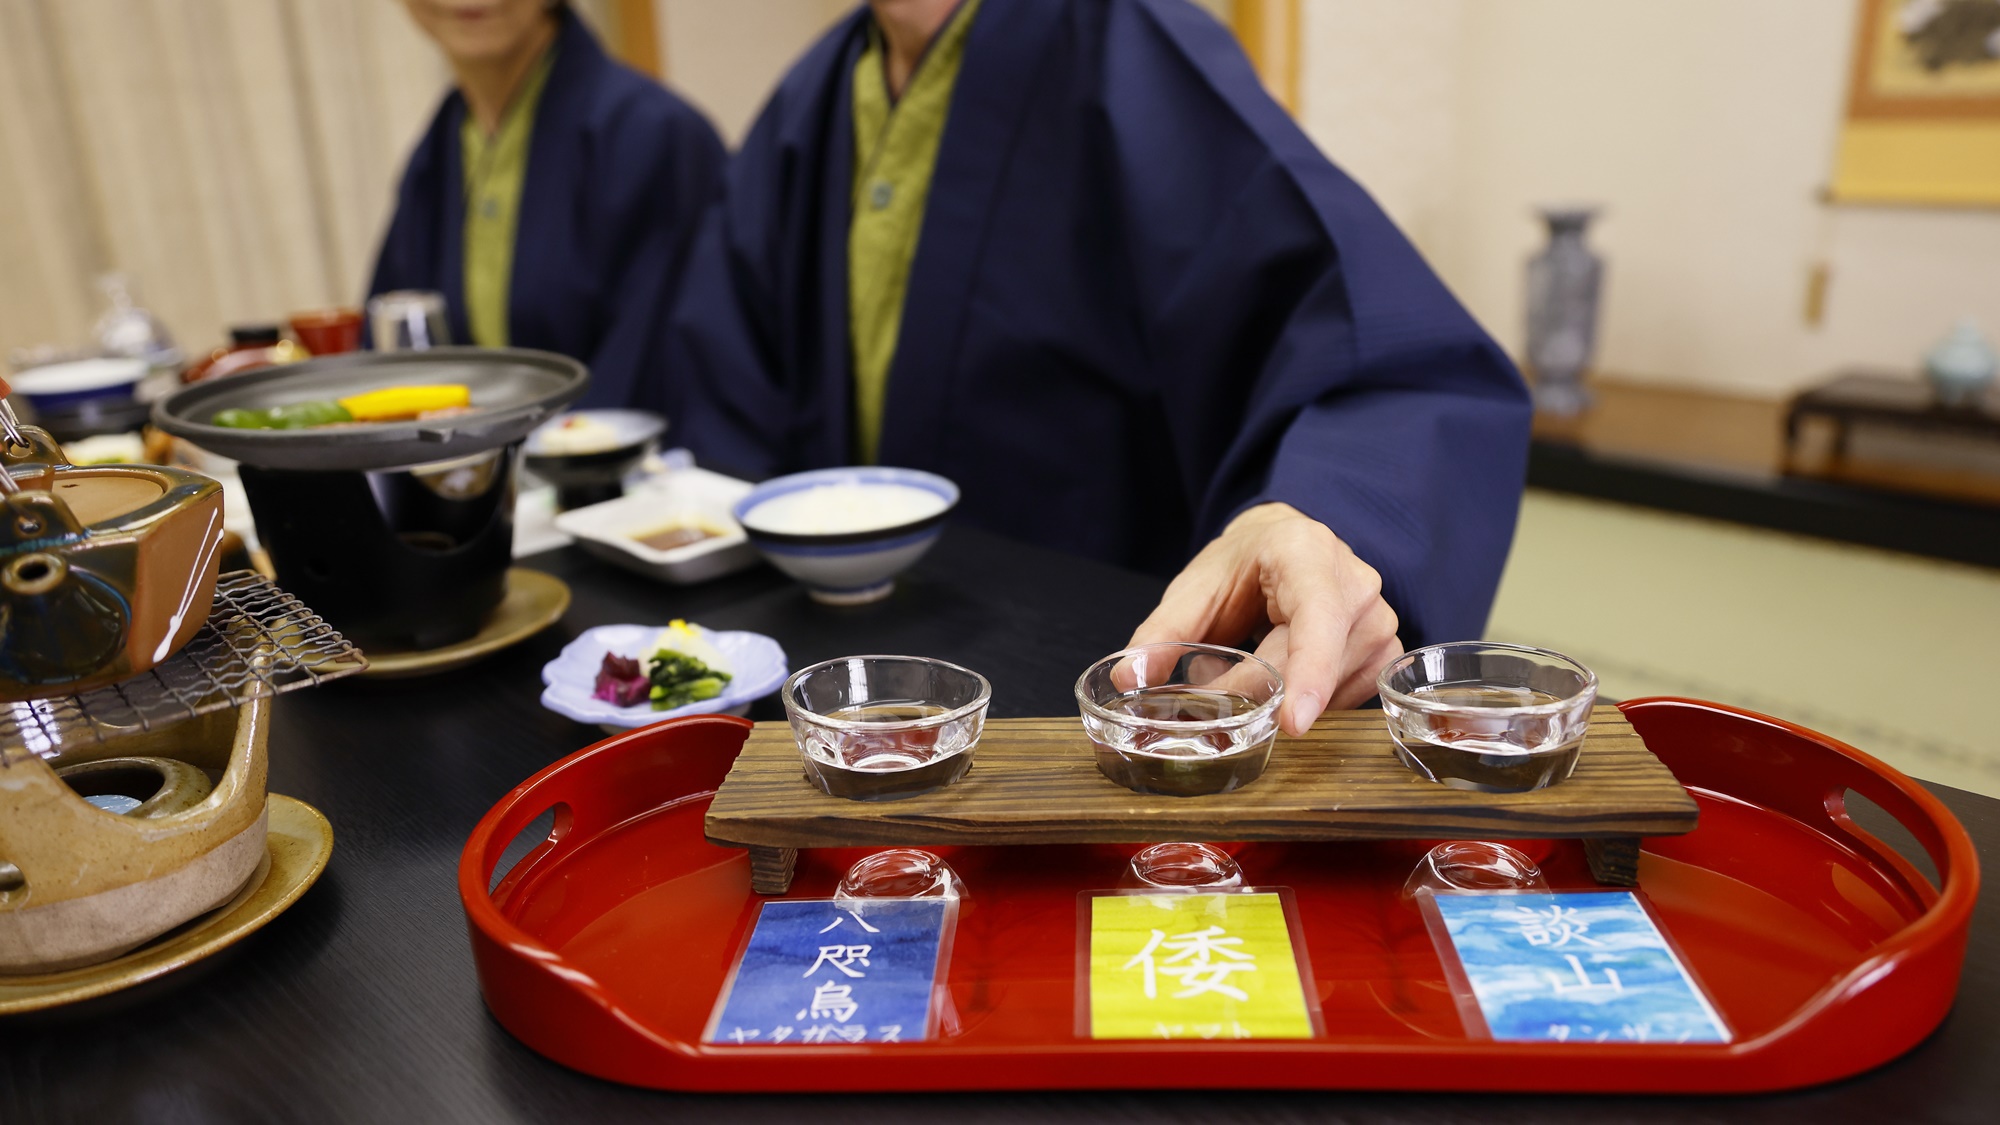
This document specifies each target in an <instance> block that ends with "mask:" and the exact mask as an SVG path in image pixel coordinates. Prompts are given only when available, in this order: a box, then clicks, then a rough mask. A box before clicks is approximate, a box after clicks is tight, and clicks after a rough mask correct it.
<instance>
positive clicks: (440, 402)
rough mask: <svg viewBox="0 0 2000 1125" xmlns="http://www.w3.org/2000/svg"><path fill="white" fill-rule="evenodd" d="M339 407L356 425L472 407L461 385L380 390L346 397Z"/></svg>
mask: <svg viewBox="0 0 2000 1125" xmlns="http://www.w3.org/2000/svg"><path fill="white" fill-rule="evenodd" d="M340 405H341V406H343V407H345V408H346V409H347V412H348V413H349V414H352V415H353V416H354V420H355V421H357V422H388V421H393V420H395V419H398V418H415V417H416V416H417V415H419V414H428V413H430V412H431V411H433V410H450V409H452V408H454V407H462V406H471V405H472V391H471V390H470V389H469V388H467V387H466V386H465V385H464V384H463V383H436V384H429V385H423V386H413V387H383V388H382V389H381V390H379V391H367V392H365V393H362V394H358V395H349V396H348V397H346V398H344V399H341V400H340Z"/></svg>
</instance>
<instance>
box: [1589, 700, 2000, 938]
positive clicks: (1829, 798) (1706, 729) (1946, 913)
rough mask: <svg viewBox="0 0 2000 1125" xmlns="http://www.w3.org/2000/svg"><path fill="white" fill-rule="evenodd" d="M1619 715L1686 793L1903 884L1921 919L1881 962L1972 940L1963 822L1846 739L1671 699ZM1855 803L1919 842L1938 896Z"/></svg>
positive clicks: (1628, 706) (1969, 856)
mask: <svg viewBox="0 0 2000 1125" xmlns="http://www.w3.org/2000/svg"><path fill="white" fill-rule="evenodd" d="M1618 707H1619V710H1621V711H1623V712H1625V717H1626V718H1627V719H1629V720H1631V722H1632V726H1633V728H1634V729H1636V730H1637V731H1638V732H1639V735H1640V737H1641V738H1643V739H1645V740H1646V744H1647V747H1648V748H1649V749H1651V750H1652V751H1653V752H1654V754H1655V755H1657V756H1658V757H1659V758H1660V760H1661V761H1663V762H1665V763H1666V765H1667V768H1669V769H1671V770H1673V772H1674V776H1675V777H1676V778H1677V779H1679V781H1680V782H1681V784H1682V785H1685V786H1688V787H1690V788H1699V789H1707V790H1710V791H1712V792H1719V793H1728V794H1731V795H1733V796H1736V797H1738V798H1740V799H1744V800H1748V801H1750V802H1752V803H1755V804H1758V805H1762V806H1764V807H1766V808H1770V809H1773V810H1775V811H1778V812H1782V813H1784V814H1785V815H1787V816H1790V817H1791V818H1792V819H1794V820H1797V821H1799V822H1800V823H1802V824H1805V825H1807V826H1809V827H1812V828H1814V829H1816V830H1818V831H1820V832H1822V833H1824V834H1825V835H1827V836H1828V837H1829V838H1831V839H1833V840H1835V841H1837V842H1839V843H1840V844H1841V845H1842V846H1843V847H1846V848H1848V849H1850V850H1853V851H1856V852H1858V853H1859V854H1861V855H1863V856H1864V857H1866V858H1868V859H1869V860H1872V861H1875V862H1876V863H1877V864H1878V870H1880V871H1881V872H1882V873H1883V875H1884V876H1885V878H1887V879H1888V880H1889V881H1890V882H1891V883H1892V884H1895V883H1900V884H1901V885H1902V886H1901V889H1902V890H1903V891H1904V892H1905V893H1907V894H1908V895H1909V901H1910V906H1911V913H1912V914H1913V915H1915V917H1913V919H1912V921H1911V922H1910V924H1909V925H1908V926H1905V927H1904V928H1903V929H1902V930H1901V931H1899V932H1898V933H1897V934H1895V935H1893V936H1892V937H1891V938H1890V939H1889V940H1888V941H1887V942H1886V943H1885V944H1884V946H1883V948H1882V949H1881V950H1880V951H1879V952H1881V953H1884V954H1894V953H1895V952H1896V951H1897V950H1899V949H1902V948H1905V947H1912V946H1915V945H1918V944H1921V943H1923V942H1925V941H1928V940H1931V936H1930V935H1932V934H1934V933H1936V932H1937V931H1939V930H1949V929H1952V928H1954V927H1955V928H1958V929H1960V930H1961V931H1962V930H1963V927H1964V924H1965V920H1966V918H1967V917H1969V915H1970V914H1971V911H1972V903H1973V900H1974V899H1975V898H1976V897H1977V895H1978V893H1979V861H1978V858H1977V855H1976V853H1975V851H1974V849H1973V846H1972V839H1971V837H1970V836H1967V835H1966V832H1965V828H1964V826H1963V825H1961V824H1959V823H1958V818H1956V817H1954V816H1953V815H1952V814H1951V810H1950V809H1947V808H1946V807H1945V806H1944V803H1943V802H1942V801H1939V800H1938V799H1937V798H1936V797H1935V796H1932V795H1931V793H1930V791H1929V790H1926V789H1925V788H1924V787H1923V786H1921V785H1919V784H1918V783H1917V782H1915V781H1913V780H1911V779H1910V778H1909V777H1906V776H1905V775H1903V774H1902V773H1901V772H1899V771H1897V770H1896V769H1894V768H1893V767H1891V766H1889V765H1887V764H1886V763H1884V762H1882V761H1880V760H1878V759H1876V758H1874V757H1873V756H1871V755H1869V754H1866V753H1863V752H1862V751H1860V750H1857V749H1855V748H1854V747H1852V746H1849V745H1847V744H1846V743H1844V742H1841V741H1839V740H1837V739H1833V738H1829V737H1827V736H1826V735H1823V734H1819V733H1817V732H1815V731H1810V730H1806V729H1805V728H1803V727H1799V726H1794V725H1793V724H1791V723H1787V722H1785V721H1784V720H1782V719H1773V718H1771V717H1769V716H1766V715H1759V714H1756V713H1754V712H1751V711H1742V710H1738V709H1736V708H1734V707H1728V706H1724V705H1722V704H1719V703H1705V702H1700V701H1697V700H1690V699H1674V698H1667V697H1659V698H1650V699H1634V700H1628V701H1626V702H1624V703H1621V704H1619V705H1618ZM1849 793H1854V794H1858V795H1860V796H1861V797H1864V798H1866V799H1867V800H1868V801H1870V802H1872V803H1873V804H1874V805H1875V806H1877V807H1878V808H1880V809H1881V810H1882V811H1883V812H1886V813H1887V814H1889V816H1891V817H1893V818H1894V819H1895V820H1896V822H1897V823H1899V824H1901V825H1902V826H1903V828H1904V829H1906V830H1907V831H1908V832H1909V834H1910V835H1911V836H1912V837H1913V838H1914V839H1915V840H1916V842H1917V843H1918V845H1920V846H1921V847H1922V848H1923V850H1924V852H1925V853H1926V854H1928V855H1929V856H1930V859H1931V863H1932V864H1933V865H1934V866H1935V867H1936V868H1937V872H1938V883H1937V885H1936V886H1932V885H1931V883H1930V881H1929V880H1928V879H1926V878H1925V877H1924V876H1923V874H1922V873H1921V872H1919V871H1918V870H1917V869H1916V867H1915V866H1914V865H1912V864H1911V863H1910V861H1909V860H1908V859H1906V858H1905V857H1904V856H1902V855H1901V854H1900V853H1898V852H1897V851H1896V850H1895V849H1894V848H1893V847H1890V846H1889V845H1888V844H1886V843H1884V842H1883V841H1882V840H1880V839H1878V838H1877V837H1876V836H1874V835H1873V834H1871V833H1869V832H1868V831H1867V830H1866V829H1865V828H1863V827H1861V826H1860V825H1858V824H1856V823H1855V822H1854V818H1853V817H1852V816H1851V815H1849V811H1848V806H1847V802H1848V794H1849Z"/></svg>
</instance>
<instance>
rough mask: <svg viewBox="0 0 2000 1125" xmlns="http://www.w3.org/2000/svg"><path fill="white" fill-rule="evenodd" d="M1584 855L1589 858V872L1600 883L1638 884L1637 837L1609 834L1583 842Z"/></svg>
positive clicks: (1626, 885) (1632, 885)
mask: <svg viewBox="0 0 2000 1125" xmlns="http://www.w3.org/2000/svg"><path fill="white" fill-rule="evenodd" d="M1583 854H1584V857H1585V858H1587V859H1589V860H1590V874H1591V876H1592V877H1593V878H1595V879H1596V880H1597V881H1598V882H1600V883H1609V884H1611V885H1612V886H1614V887H1636V886H1638V885H1639V838H1638V837H1637V836H1609V837H1604V838H1601V839H1591V840H1585V841H1584V842H1583Z"/></svg>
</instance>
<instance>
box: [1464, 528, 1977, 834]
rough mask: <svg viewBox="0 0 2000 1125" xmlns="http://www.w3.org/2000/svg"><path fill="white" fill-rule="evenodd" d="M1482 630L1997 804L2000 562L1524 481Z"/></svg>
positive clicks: (1609, 681) (1624, 695)
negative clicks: (1747, 714)
mask: <svg viewBox="0 0 2000 1125" xmlns="http://www.w3.org/2000/svg"><path fill="white" fill-rule="evenodd" d="M1487 636H1488V637H1489V638H1491V639H1494V640H1506V641H1517V642H1521V643H1524V644H1532V645H1539V646H1542V647H1546V648H1553V649H1556V650H1558V651H1561V652H1565V653H1568V654H1569V655H1571V656H1574V657H1576V658H1577V659H1578V660H1581V661H1583V662H1584V663H1585V664H1588V665H1590V666H1591V667H1592V668H1594V669H1596V670H1597V674H1598V676H1599V678H1600V680H1601V681H1602V684H1603V687H1602V691H1603V693H1604V694H1605V695H1606V696H1608V697H1610V698H1614V699H1631V698H1636V697H1638V696H1644V695H1682V696H1692V697H1695V698H1700V699H1710V700H1715V701H1717V702H1721V703H1729V704H1734V705H1736V706H1740V707H1746V708H1749V709H1751V710H1754V711H1760V712H1763V713H1765V714H1768V715H1773V716H1776V717H1778V718H1781V719H1787V720H1790V721H1792V722H1795V723H1799V724H1801V725H1804V726H1808V727H1811V728H1813V729H1815V730H1819V731H1822V732H1824V733H1826V734H1830V735H1833V736H1834V737H1836V738H1839V739H1842V740H1843V741H1846V742H1848V743H1850V744H1852V745H1854V746H1857V747H1859V748H1861V749H1862V750H1865V751H1867V752H1869V753H1871V754H1874V755H1875V756H1877V757H1879V758H1882V759H1884V760H1886V761H1887V762H1889V763H1890V764H1891V765H1894V766H1895V767H1897V768H1898V769H1901V770H1903V771H1904V772H1905V773H1909V774H1911V775H1913V776H1916V777H1919V778H1923V779H1925V780H1928V781H1937V782H1942V783H1944V784H1947V785H1954V786H1957V787H1959V788H1962V789H1969V790H1972V791H1974V792H1978V793H1984V794H1986V795H1988V796H2000V724H1996V722H1995V718H1996V716H2000V571H1993V570H1985V569H1981V568H1978V567H1970V566H1961V565H1958V564H1954V563H1944V562H1936V561H1933V560H1930V559H1922V558H1917V557H1914V556H1909V555H1900V554H1895V553H1893V552H1888V551H1877V550H1871V549H1868V548H1862V547H1850V546H1846V545H1842V544H1837V543H1829V542H1825V541H1823V540H1817V539H1808V538H1802V537H1798V536H1792V535H1785V534H1780V533H1776V532H1767V531H1759V530H1756V529H1752V528H1746V527H1741V526H1738V525H1736V524H1728V523H1720V522H1715V521H1710V520H1702V519H1695V518H1691V517H1686V516H1677V515H1671V514H1667V513H1663V512H1656V511H1651V510H1647V509H1642V508H1634V507H1627V506H1624V505H1619V504H1607V503H1603V502H1600V501H1595V500H1585V499H1580V498H1577V497H1573V496H1567V495H1562V494H1558V493H1551V492H1541V491H1530V492H1529V493H1528V496H1527V499H1526V501H1525V502H1524V503H1523V505H1522V509H1521V525H1520V530H1519V532H1518V533H1517V535H1516V537H1515V540H1514V550H1513V554H1512V555H1511V556H1510V558H1509V559H1508V563H1507V571H1506V576H1505V577H1504V578H1503V579H1502V581H1501V586H1500V597H1499V601H1498V603H1497V605H1496V606H1495V607H1494V611H1493V618H1492V621H1491V623H1490V625H1489V626H1488V629H1487Z"/></svg>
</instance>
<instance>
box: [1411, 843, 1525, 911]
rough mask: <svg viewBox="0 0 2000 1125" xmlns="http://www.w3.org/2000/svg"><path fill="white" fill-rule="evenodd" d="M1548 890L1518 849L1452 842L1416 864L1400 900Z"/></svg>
mask: <svg viewBox="0 0 2000 1125" xmlns="http://www.w3.org/2000/svg"><path fill="white" fill-rule="evenodd" d="M1548 889H1549V884H1548V880H1547V879H1544V878H1543V877H1542V869H1541V866H1540V865H1539V864H1537V863H1536V862H1535V861H1534V860H1532V859H1530V858H1528V854H1527V853H1526V852H1523V851H1521V850H1520V849H1519V848H1513V847H1509V846H1507V845H1506V844H1499V843H1494V842H1492V841H1490V840H1452V841H1450V842H1449V843H1443V844H1439V845H1438V846H1437V847H1434V848H1432V849H1431V850H1430V851H1428V852H1425V853H1424V858H1422V859H1420V860H1418V861H1417V866H1416V868H1415V869H1414V870H1412V871H1411V872H1410V877H1409V879H1408V880H1407V881H1405V882H1404V884H1403V897H1404V898H1415V897H1416V896H1418V895H1420V894H1438V893H1440V892H1444V893H1449V892H1454V891H1455V892H1460V893H1467V894H1491V893H1493V892H1496V891H1546V890H1548Z"/></svg>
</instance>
